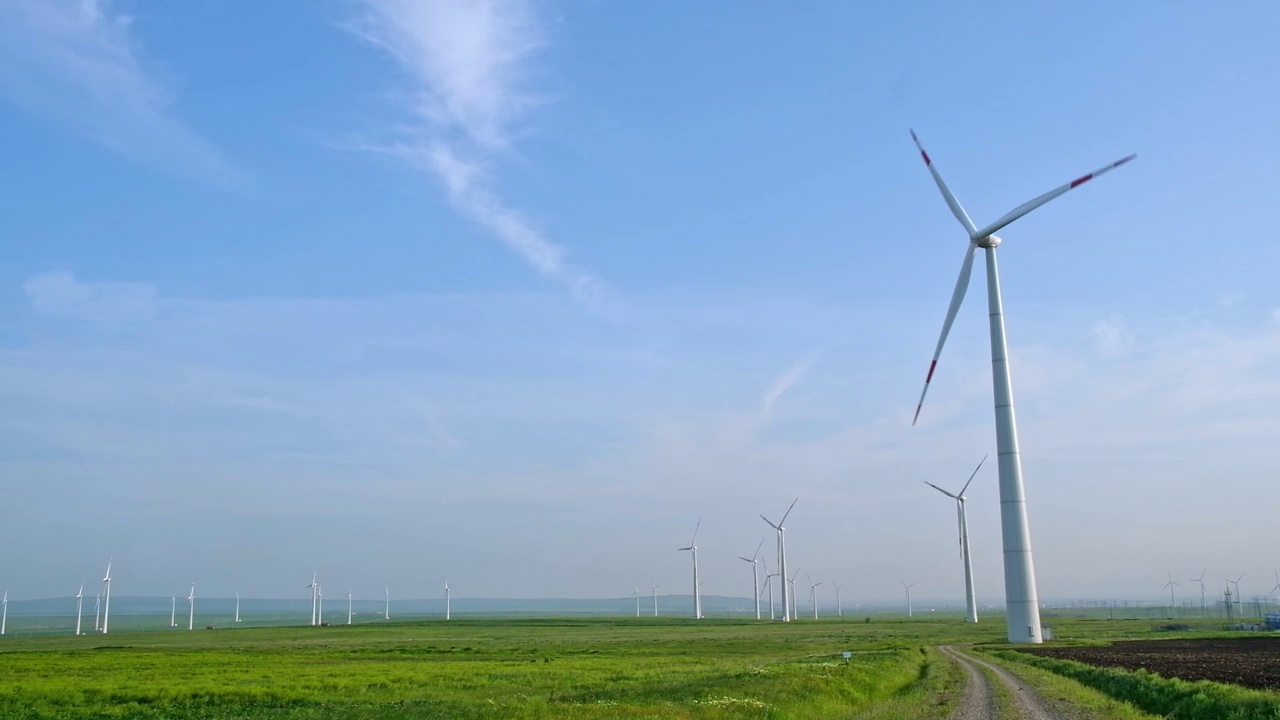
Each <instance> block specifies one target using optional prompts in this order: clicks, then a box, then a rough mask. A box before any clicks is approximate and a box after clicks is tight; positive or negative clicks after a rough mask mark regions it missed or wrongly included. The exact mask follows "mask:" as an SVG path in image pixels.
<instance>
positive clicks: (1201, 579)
mask: <svg viewBox="0 0 1280 720" xmlns="http://www.w3.org/2000/svg"><path fill="white" fill-rule="evenodd" d="M1207 572H1209V570H1208V569H1207V568H1206V569H1204V570H1201V571H1200V577H1198V578H1190V579H1188V580H1187V582H1193V583H1200V614H1201V615H1205V616H1207V615H1208V614H1209V606H1208V605H1206V604H1205V601H1204V574H1205V573H1207Z"/></svg>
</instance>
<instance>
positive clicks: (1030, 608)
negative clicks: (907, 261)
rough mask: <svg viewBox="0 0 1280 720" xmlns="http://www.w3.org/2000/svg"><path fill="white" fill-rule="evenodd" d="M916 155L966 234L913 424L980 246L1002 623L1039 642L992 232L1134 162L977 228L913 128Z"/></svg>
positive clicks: (1015, 636)
mask: <svg viewBox="0 0 1280 720" xmlns="http://www.w3.org/2000/svg"><path fill="white" fill-rule="evenodd" d="M911 139H912V140H914V141H915V144H916V148H917V149H918V150H919V151H920V156H921V157H923V158H924V162H925V165H927V166H928V167H929V172H930V173H931V174H932V175H933V181H934V182H935V183H936V184H937V186H938V190H940V191H941V192H942V197H943V198H944V199H945V200H946V202H947V207H949V208H951V214H952V215H955V217H956V219H957V220H959V221H960V224H961V225H963V226H964V228H965V231H966V232H967V234H968V236H969V243H968V246H967V247H966V249H965V254H964V262H963V263H961V265H960V277H959V278H958V279H957V280H956V287H955V290H954V291H953V292H952V294H951V305H950V306H949V307H948V308H947V315H946V319H945V320H944V321H943V323H942V333H941V335H940V336H939V337H938V345H937V347H936V348H935V349H934V351H933V360H932V361H931V362H930V363H929V373H928V375H926V376H925V381H924V389H923V390H922V391H921V392H920V402H919V403H918V404H917V405H916V413H915V417H914V418H913V419H912V420H911V424H912V425H915V424H916V420H919V418H920V409H921V407H923V406H924V396H925V393H927V392H928V391H929V383H930V382H931V381H932V380H933V372H934V370H936V369H937V367H938V357H939V356H940V355H942V346H943V345H944V344H945V343H946V341H947V334H948V333H950V332H951V324H952V322H954V321H955V318H956V312H957V311H958V310H959V309H960V304H961V303H962V302H963V301H964V295H965V291H966V290H967V289H968V288H969V275H970V274H971V273H972V271H973V256H974V255H975V254H977V252H978V249H979V248H981V249H983V250H985V251H986V261H987V306H988V310H989V322H990V332H991V381H992V390H993V393H994V396H995V420H996V454H997V457H998V458H999V461H998V464H999V476H1000V526H1001V531H1002V533H1001V534H1002V535H1003V544H1004V588H1005V598H1006V599H1005V606H1006V621H1007V624H1008V627H1007V629H1008V637H1009V642H1012V643H1040V642H1042V641H1043V638H1042V637H1041V632H1040V606H1039V599H1038V597H1037V595H1036V576H1035V567H1034V564H1033V563H1032V559H1031V529H1030V527H1029V525H1028V523H1027V501H1026V495H1025V493H1024V489H1023V484H1022V460H1021V458H1020V457H1019V451H1018V427H1017V422H1016V420H1015V418H1014V411H1013V382H1012V380H1011V379H1010V375H1009V349H1008V345H1007V343H1006V340H1005V329H1004V309H1003V307H1002V302H1001V298H1000V277H999V273H998V272H997V270H996V248H997V247H999V245H1000V238H999V237H997V236H995V235H993V234H992V233H994V232H996V231H997V230H1000V229H1001V228H1003V227H1005V226H1006V225H1008V224H1010V223H1012V222H1014V221H1015V220H1017V219H1018V218H1020V217H1022V216H1024V215H1026V214H1027V213H1029V212H1031V211H1032V210H1035V209H1036V208H1038V207H1040V206H1041V205H1044V204H1045V203H1047V202H1049V201H1050V200H1053V199H1054V198H1056V197H1058V196H1059V195H1062V194H1063V193H1065V192H1067V191H1068V190H1072V189H1074V188H1076V187H1079V186H1080V185H1083V184H1084V183H1086V182H1088V181H1090V180H1092V179H1094V178H1095V177H1098V176H1100V175H1102V174H1104V173H1106V172H1109V171H1111V170H1114V169H1115V168H1117V167H1120V166H1121V165H1123V164H1125V163H1127V162H1129V161H1130V160H1132V159H1133V158H1134V157H1136V156H1135V155H1129V156H1128V157H1125V158H1122V159H1120V160H1117V161H1116V162H1113V163H1111V164H1110V165H1107V166H1106V167H1103V168H1101V169H1099V170H1095V171H1094V172H1091V173H1089V174H1087V175H1082V176H1080V177H1078V178H1076V179H1075V180H1072V181H1071V182H1069V183H1067V184H1066V185H1062V186H1061V187H1058V188H1055V189H1053V190H1050V191H1049V192H1047V193H1045V194H1043V195H1041V196H1039V197H1037V198H1034V199H1032V200H1029V201H1027V202H1025V203H1023V204H1021V205H1019V206H1018V207H1016V208H1014V209H1013V210H1010V211H1009V212H1008V213H1006V214H1005V215H1004V216H1003V217H1001V218H1000V219H999V220H996V221H995V222H993V223H991V224H990V225H988V226H986V227H984V228H981V229H979V228H978V227H977V226H976V225H974V223H973V221H972V220H970V219H969V215H968V214H967V213H965V211H964V208H963V207H961V206H960V202H959V201H958V200H956V198H955V196H954V195H952V194H951V190H950V189H948V188H947V184H946V183H945V182H943V180H942V176H941V175H939V174H938V169H937V168H935V167H934V166H933V161H932V160H930V159H929V154H928V153H926V152H925V151H924V148H923V147H922V146H921V145H920V140H919V138H917V137H916V134H915V131H914V130H913V131H912V132H911Z"/></svg>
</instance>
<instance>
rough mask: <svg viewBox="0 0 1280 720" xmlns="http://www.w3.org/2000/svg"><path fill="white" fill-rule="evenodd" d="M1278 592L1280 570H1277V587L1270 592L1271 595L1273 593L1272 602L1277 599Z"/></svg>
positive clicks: (1279, 588) (1279, 587)
mask: <svg viewBox="0 0 1280 720" xmlns="http://www.w3.org/2000/svg"><path fill="white" fill-rule="evenodd" d="M1277 590H1280V570H1276V585H1275V587H1273V588H1271V589H1270V590H1269V591H1268V592H1270V593H1271V598H1272V602H1275V598H1276V591H1277Z"/></svg>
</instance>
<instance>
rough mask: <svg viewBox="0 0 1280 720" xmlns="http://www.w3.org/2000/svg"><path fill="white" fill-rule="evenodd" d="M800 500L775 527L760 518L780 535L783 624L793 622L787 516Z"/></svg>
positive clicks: (779, 566) (779, 553)
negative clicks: (790, 597)
mask: <svg viewBox="0 0 1280 720" xmlns="http://www.w3.org/2000/svg"><path fill="white" fill-rule="evenodd" d="M799 501H800V498H796V499H795V500H792V501H791V506H790V507H788V508H787V511H786V512H785V513H783V514H782V519H781V520H779V521H778V523H777V524H776V525H775V524H774V522H773V521H772V520H770V519H769V518H767V517H765V516H764V515H761V516H760V519H761V520H764V521H765V522H767V523H769V527H771V528H773V529H774V531H775V532H777V533H778V572H779V573H780V574H781V575H782V622H791V617H792V612H791V605H790V604H788V603H787V597H788V596H787V538H786V522H787V516H788V515H790V514H791V508H794V507H795V506H796V503H797V502H799Z"/></svg>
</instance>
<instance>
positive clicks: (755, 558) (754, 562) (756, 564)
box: [738, 540, 764, 620]
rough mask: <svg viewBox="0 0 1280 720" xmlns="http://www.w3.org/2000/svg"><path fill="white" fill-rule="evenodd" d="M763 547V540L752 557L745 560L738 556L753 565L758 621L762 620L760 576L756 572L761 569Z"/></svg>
mask: <svg viewBox="0 0 1280 720" xmlns="http://www.w3.org/2000/svg"><path fill="white" fill-rule="evenodd" d="M762 547H764V540H761V541H760V544H759V545H757V546H756V551H755V553H754V554H753V555H752V556H751V557H749V558H744V557H742V556H741V555H739V556H738V559H739V560H742V561H743V562H749V563H751V589H752V590H753V593H752V594H753V595H755V596H756V619H757V620H759V619H760V576H759V574H758V573H757V572H756V570H757V568H759V563H760V560H759V557H760V548H762Z"/></svg>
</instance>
